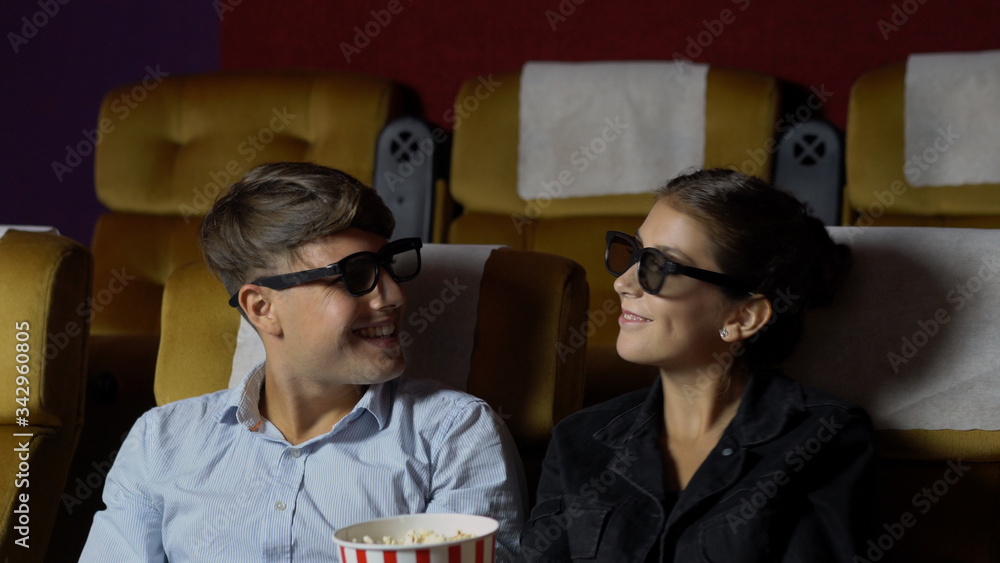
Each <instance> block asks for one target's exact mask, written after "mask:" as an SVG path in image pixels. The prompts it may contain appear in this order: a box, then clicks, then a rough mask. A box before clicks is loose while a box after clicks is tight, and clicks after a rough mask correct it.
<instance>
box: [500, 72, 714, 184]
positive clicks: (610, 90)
mask: <svg viewBox="0 0 1000 563" xmlns="http://www.w3.org/2000/svg"><path fill="white" fill-rule="evenodd" d="M707 74H708V65H704V64H692V63H687V62H682V61H677V62H673V61H668V62H663V61H645V62H644V61H637V62H599V63H552V62H529V63H527V64H525V65H524V69H523V70H522V72H521V93H520V130H519V134H520V135H519V136H520V139H519V143H518V167H517V168H518V183H517V192H518V195H520V197H521V198H522V199H525V200H533V199H540V198H542V199H548V198H564V197H582V196H600V195H609V194H634V193H643V192H648V191H650V190H653V189H655V188H657V187H659V186H660V185H662V184H663V183H665V182H666V181H667V180H668V179H670V178H672V177H674V176H676V175H677V174H678V173H680V172H681V171H683V170H684V169H686V168H691V167H698V168H700V167H702V166H703V164H704V162H705V88H706V76H707Z"/></svg>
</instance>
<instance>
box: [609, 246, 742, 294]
mask: <svg viewBox="0 0 1000 563" xmlns="http://www.w3.org/2000/svg"><path fill="white" fill-rule="evenodd" d="M616 239H620V240H621V241H622V242H624V243H625V244H627V245H628V246H630V247H631V248H632V257H631V258H630V259H629V263H628V266H626V267H625V269H624V270H622V271H620V272H616V271H614V270H613V269H611V244H612V243H613V242H615V240H616ZM605 243H606V246H605V249H604V267H605V268H607V270H608V272H610V273H611V275H612V276H614V277H616V278H617V277H619V276H621V275H622V274H624V273H625V272H627V271H628V269H629V268H631V267H632V264H636V263H638V264H639V268H638V271H637V272H636V273H637V275H638V278H639V285H640V287H642V289H643V291H645V292H646V293H650V294H653V295H656V294H658V293H659V292H660V290H661V289H663V284H664V283H665V282H666V281H667V278H668V277H669V276H671V275H680V276H686V277H689V278H694V279H696V280H701V281H703V282H707V283H710V284H712V285H717V286H719V287H722V288H725V289H728V290H730V291H734V292H736V293H747V294H749V293H750V286H749V284H748V283H746V282H745V281H743V280H741V279H740V278H737V277H735V276H730V275H729V274H722V273H719V272H713V271H711V270H703V269H701V268H695V267H694V266H685V265H684V264H678V263H677V262H674V261H673V260H671V259H669V258H667V257H666V255H665V254H663V253H662V252H660V251H659V250H657V249H655V248H642V247H640V246H639V241H637V240H636V238H635V237H633V236H632V235H629V234H627V233H623V232H621V231H608V233H607V235H605ZM647 257H653V258H655V261H650V259H649V258H647ZM650 264H656V266H655V269H656V270H658V271H659V273H660V274H661V275H660V277H659V283H657V284H655V287H654V286H652V285H649V277H650V276H649V275H645V274H648V272H646V270H647V269H649V268H650Z"/></svg>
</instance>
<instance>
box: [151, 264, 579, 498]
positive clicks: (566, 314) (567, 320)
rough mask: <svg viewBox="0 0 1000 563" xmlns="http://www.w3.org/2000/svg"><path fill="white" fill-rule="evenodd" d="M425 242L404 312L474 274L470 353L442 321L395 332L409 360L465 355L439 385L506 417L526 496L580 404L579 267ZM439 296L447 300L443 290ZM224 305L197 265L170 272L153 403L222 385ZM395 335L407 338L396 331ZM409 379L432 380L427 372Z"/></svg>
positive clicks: (231, 343) (232, 332) (226, 375)
mask: <svg viewBox="0 0 1000 563" xmlns="http://www.w3.org/2000/svg"><path fill="white" fill-rule="evenodd" d="M429 246H431V247H436V248H435V249H434V250H436V253H435V254H433V255H432V254H431V251H430V250H429V249H428V245H425V247H424V267H423V270H422V272H421V275H420V276H418V277H417V278H416V279H415V280H413V281H410V282H406V284H404V288H405V290H406V292H407V295H408V299H407V311H408V312H416V311H419V310H420V307H422V306H424V305H426V303H423V302H422V301H421V300H420V299H419V298H418V297H415V296H418V295H435V294H440V292H441V288H442V287H443V286H442V279H445V280H453V281H455V282H456V283H458V284H459V287H461V285H462V283H463V281H462V280H465V279H467V276H469V275H474V276H477V278H473V279H480V283H479V285H478V287H479V294H478V302H471V303H466V304H465V305H468V306H470V307H471V311H472V312H471V315H473V316H472V321H474V324H473V325H471V328H470V329H469V332H468V334H469V335H471V338H470V339H469V342H470V346H471V350H469V349H465V348H462V347H461V346H459V345H457V344H456V342H455V341H454V340H453V339H451V338H447V337H446V335H447V334H448V332H447V330H448V328H449V327H447V326H441V325H436V324H435V323H437V322H441V321H435V322H434V323H430V327H429V328H428V327H427V324H428V323H429V322H430V321H425V320H423V319H417V320H416V324H414V320H413V318H412V317H407V318H408V319H410V320H409V321H408V322H409V323H410V324H409V325H407V324H406V323H404V326H403V327H402V330H401V333H400V334H401V335H402V334H403V333H406V332H408V331H409V332H410V333H411V334H417V333H420V334H421V338H422V341H421V342H420V344H419V346H418V347H417V348H412V349H411V348H404V353H405V354H406V357H407V364H408V365H414V362H416V361H418V360H417V359H416V358H415V357H414V356H413V354H421V355H422V357H426V356H427V355H432V356H433V355H435V354H436V353H438V351H441V350H447V351H448V352H447V354H445V356H443V360H438V361H445V362H447V363H449V364H450V363H454V362H458V361H460V358H462V357H468V358H471V359H470V360H469V368H468V373H467V380H465V381H459V382H455V381H454V380H451V379H449V380H448V381H447V382H448V383H449V384H452V385H453V386H455V387H459V388H464V389H465V390H467V391H468V392H470V393H472V394H474V395H476V396H478V397H480V398H482V399H484V400H485V401H486V402H487V403H489V404H490V405H491V406H493V408H494V409H495V410H496V411H497V412H498V413H499V414H500V416H501V418H503V419H504V420H505V421H506V423H507V426H508V428H509V429H510V431H511V434H512V435H513V437H514V441H515V442H516V444H517V446H518V450H519V452H520V454H521V459H522V461H523V463H524V466H525V475H526V478H527V481H528V491H529V493H530V494H531V495H534V493H535V490H536V488H537V482H538V476H539V473H540V468H541V461H542V458H543V457H544V455H545V449H546V447H547V445H548V441H549V435H550V432H551V429H552V426H553V425H554V424H555V423H556V422H558V421H559V420H560V419H562V418H563V417H565V416H566V415H568V414H571V413H573V412H575V411H577V410H578V409H579V408H580V407H581V405H582V397H583V384H584V381H583V358H584V354H585V351H586V350H585V349H586V341H582V342H577V341H575V340H573V338H572V332H571V330H572V329H573V327H578V326H580V325H581V324H582V323H583V322H584V320H585V314H586V307H587V284H586V279H585V275H584V272H583V269H582V268H581V267H580V266H579V265H577V264H575V263H573V262H572V261H570V260H568V259H565V258H562V257H559V256H553V255H551V254H543V253H538V252H527V251H523V250H514V249H509V248H498V249H496V250H493V251H492V252H490V253H489V254H488V255H487V257H486V258H485V262H478V263H467V262H469V261H467V260H466V259H465V258H464V257H462V258H461V260H457V259H453V258H451V257H452V256H455V253H456V252H459V251H460V250H461V249H462V246H463V245H429ZM434 267H437V268H454V269H453V270H449V271H450V272H452V273H450V274H449V275H448V276H447V277H443V276H441V275H435V274H434V272H433V270H432V268H434ZM470 268H476V269H478V270H477V271H473V270H470ZM478 276H481V277H478ZM468 295H471V293H469V294H468ZM464 299H466V294H464V293H463V294H461V295H459V297H458V300H459V301H462V300H464ZM446 300H447V301H453V298H452V297H451V295H449V296H447V298H446ZM227 301H228V295H226V291H225V288H223V286H222V284H221V282H219V281H218V280H216V279H215V278H214V277H212V276H211V274H209V272H208V271H207V269H206V268H205V267H204V266H203V265H202V264H200V263H196V264H191V265H188V266H184V267H182V268H180V269H178V270H177V271H176V272H174V274H173V275H171V277H170V279H169V280H168V281H167V285H166V290H165V293H164V299H163V316H162V327H163V338H162V342H161V345H160V352H159V356H158V360H157V364H156V399H157V403H158V404H164V403H168V402H171V401H176V400H178V399H183V398H186V397H193V396H197V395H201V394H204V393H209V392H213V391H217V390H220V389H224V388H226V387H227V385H228V384H229V383H230V379H231V375H232V373H231V372H232V368H233V363H234V353H236V351H237V350H236V345H237V334H238V332H239V328H240V315H239V313H238V312H237V311H235V310H234V309H232V308H231V307H229V306H228V304H227ZM458 306H460V305H458V304H456V303H452V304H444V305H443V304H442V303H438V304H437V305H436V306H435V305H434V303H433V300H432V301H431V302H430V305H429V306H428V307H429V309H430V310H431V311H433V312H434V313H437V312H438V310H439V309H445V310H447V309H449V308H451V307H458ZM436 307H437V308H436ZM435 318H436V317H435ZM442 318H444V317H442ZM444 322H447V321H444ZM421 323H423V324H421ZM251 330H252V329H251ZM439 331H441V332H439ZM401 340H402V341H403V342H404V344H405V339H404V338H403V337H402V336H401ZM566 350H576V351H578V353H576V354H566V353H565V351H566ZM462 354H466V355H465V356H462ZM468 354H471V356H469V355H468ZM425 365H426V364H425ZM442 371H443V370H442ZM409 373H410V372H407V374H404V377H407V376H409ZM242 375H243V373H242V372H240V373H238V374H237V377H239V376H242ZM416 375H417V376H421V377H434V378H439V372H438V371H435V370H428V373H418V374H416ZM461 375H462V376H465V375H466V374H464V373H463V374H461Z"/></svg>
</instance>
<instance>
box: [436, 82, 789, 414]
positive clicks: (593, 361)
mask: <svg viewBox="0 0 1000 563" xmlns="http://www.w3.org/2000/svg"><path fill="white" fill-rule="evenodd" d="M492 79H493V81H494V82H497V83H499V86H496V87H495V89H494V91H493V92H491V93H490V94H489V95H488V96H487V97H485V99H484V96H482V95H480V96H478V97H477V90H476V89H477V88H478V87H480V84H481V82H480V80H479V79H471V80H468V81H466V82H465V84H464V85H463V86H462V89H461V90H460V92H459V93H458V97H457V98H456V100H457V101H456V106H455V107H456V114H458V115H460V116H462V120H461V123H460V124H456V126H455V132H454V139H453V147H452V162H451V177H450V192H451V195H452V197H453V199H454V200H455V201H456V202H458V203H459V204H461V205H462V207H463V208H464V212H463V214H462V215H460V216H459V217H457V218H456V219H455V220H454V221H452V223H451V225H450V227H449V232H448V241H449V242H453V243H473V244H505V245H508V246H511V247H512V248H521V249H526V250H537V251H541V252H548V253H552V254H558V255H560V256H565V257H567V258H570V259H571V260H573V261H575V262H577V263H579V264H581V265H582V266H583V267H584V268H585V269H586V271H587V281H588V282H589V285H590V313H589V316H588V319H587V320H586V321H585V322H584V323H583V324H581V325H580V326H577V327H574V330H575V331H576V333H577V334H578V335H581V336H579V337H578V338H586V337H587V336H589V344H588V353H587V358H586V363H587V373H588V376H587V392H586V398H585V403H587V404H590V403H594V402H596V401H599V400H601V399H607V398H610V397H612V396H615V395H617V394H620V393H622V392H625V391H627V390H630V389H634V388H636V387H639V386H643V385H646V384H648V383H649V381H650V379H649V378H650V377H651V373H652V372H651V371H650V370H649V369H647V368H640V367H637V366H634V365H632V364H628V363H626V362H624V361H622V360H620V359H619V358H618V355H617V353H616V351H615V340H616V338H617V334H618V322H617V318H618V314H619V306H618V298H617V296H616V295H615V293H614V291H613V289H612V286H611V284H612V282H613V281H614V280H613V278H612V277H611V275H610V274H608V273H607V272H606V271H605V269H604V265H603V260H604V233H605V232H606V231H608V230H619V231H625V232H632V231H634V230H635V229H636V228H638V226H639V225H640V224H641V223H642V220H643V218H644V217H645V215H646V213H647V212H648V211H649V209H650V207H652V204H653V198H652V196H651V195H649V194H638V195H618V196H601V197H579V198H566V199H548V200H545V199H541V200H533V201H525V200H523V199H521V198H520V197H519V196H518V192H517V174H518V172H517V165H518V127H519V126H518V115H519V113H518V112H519V99H518V98H519V90H520V74H519V73H506V74H497V75H492ZM479 93H480V94H481V92H479ZM468 100H477V103H476V104H474V105H475V108H474V109H472V108H470V107H465V106H463V103H465V102H467V101H468ZM466 105H468V104H466ZM777 110H778V88H777V82H776V80H775V79H774V78H772V77H768V76H763V75H759V74H755V73H752V72H747V71H742V70H733V69H725V68H717V67H712V68H710V69H709V71H708V78H707V91H706V116H705V119H706V125H705V127H706V130H705V166H706V167H714V166H722V167H734V168H736V169H743V170H745V171H746V172H748V173H752V174H755V175H759V176H761V177H764V178H770V171H771V170H770V169H771V158H772V155H773V151H774V144H773V137H774V133H775V118H776V114H777ZM666 180H668V178H663V181H664V182H665V181H666Z"/></svg>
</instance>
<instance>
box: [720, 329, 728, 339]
mask: <svg viewBox="0 0 1000 563" xmlns="http://www.w3.org/2000/svg"><path fill="white" fill-rule="evenodd" d="M719 336H721V337H723V338H725V337H727V336H729V331H728V330H726V329H724V328H720V329H719Z"/></svg>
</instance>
